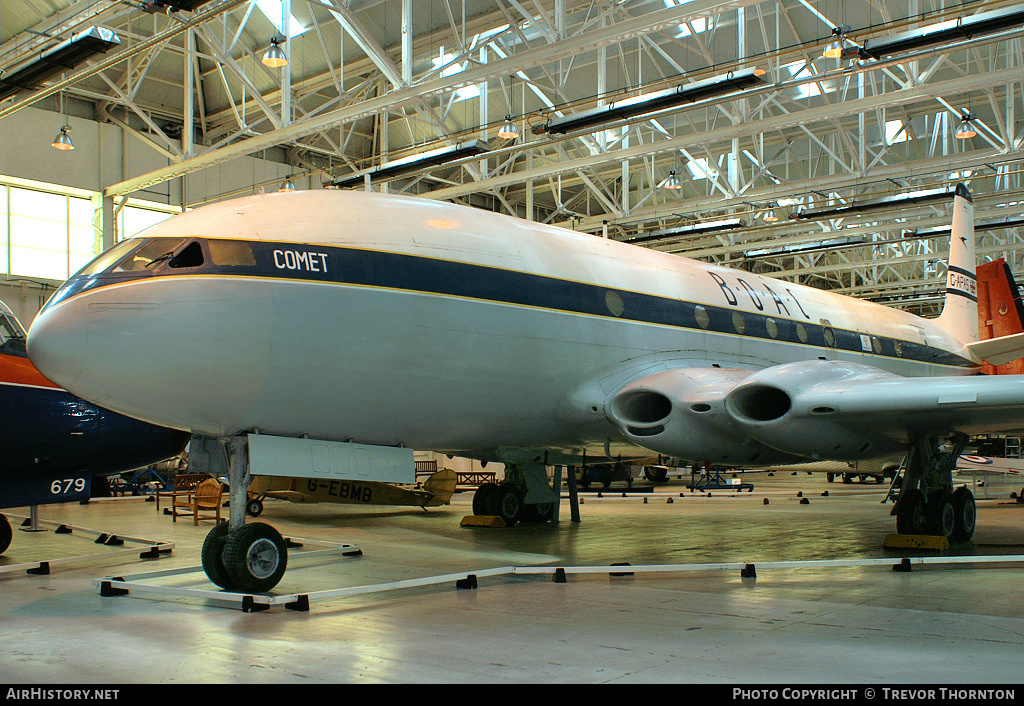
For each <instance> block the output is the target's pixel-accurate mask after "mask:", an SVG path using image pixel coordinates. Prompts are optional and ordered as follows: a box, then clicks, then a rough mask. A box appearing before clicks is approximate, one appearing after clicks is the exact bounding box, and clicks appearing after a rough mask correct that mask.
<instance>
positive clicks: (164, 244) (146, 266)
mask: <svg viewBox="0 0 1024 706" xmlns="http://www.w3.org/2000/svg"><path fill="white" fill-rule="evenodd" d="M184 243H185V238H153V239H152V240H150V241H149V242H148V243H146V244H145V245H143V246H142V247H141V248H139V249H138V250H136V251H135V252H134V253H132V254H131V255H130V256H128V257H126V258H125V259H124V260H123V261H121V262H120V263H119V264H118V265H117V267H115V268H114V269H113V272H139V271H142V270H150V269H152V268H153V267H155V266H156V265H157V264H159V263H160V262H163V261H164V260H169V259H170V258H171V257H173V256H174V253H175V252H176V251H177V249H178V248H179V247H181V246H182V245H184Z"/></svg>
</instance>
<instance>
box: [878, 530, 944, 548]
mask: <svg viewBox="0 0 1024 706" xmlns="http://www.w3.org/2000/svg"><path fill="white" fill-rule="evenodd" d="M882 546H883V547H886V548H887V549H934V550H936V551H940V552H945V551H949V540H948V539H946V538H945V537H933V536H931V535H927V534H890V535H886V537H885V540H884V541H883V542H882Z"/></svg>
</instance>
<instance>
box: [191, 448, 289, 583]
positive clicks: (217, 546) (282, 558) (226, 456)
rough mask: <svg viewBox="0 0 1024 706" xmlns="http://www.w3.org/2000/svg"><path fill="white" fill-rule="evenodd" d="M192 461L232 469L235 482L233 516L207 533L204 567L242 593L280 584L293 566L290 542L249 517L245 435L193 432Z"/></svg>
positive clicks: (218, 472)
mask: <svg viewBox="0 0 1024 706" xmlns="http://www.w3.org/2000/svg"><path fill="white" fill-rule="evenodd" d="M190 450H191V454H190V463H194V464H195V465H196V466H199V469H198V470H200V471H201V472H202V471H205V472H209V473H213V474H214V475H215V476H218V477H219V476H222V475H227V476H228V479H229V481H230V486H231V505H230V510H231V512H230V520H229V521H228V522H221V523H219V524H218V525H217V526H216V527H214V528H213V529H212V530H210V533H209V534H207V535H206V540H205V541H204V542H203V549H202V564H203V570H204V571H205V572H206V575H207V577H208V578H209V579H210V581H212V582H213V583H215V584H216V585H217V586H220V587H221V588H223V589H225V590H228V591H237V592H239V593H264V592H266V591H269V590H271V589H272V588H273V587H274V586H276V585H277V584H278V582H279V581H280V580H281V577H282V576H284V572H285V570H286V569H287V568H288V543H287V541H286V540H285V539H284V538H283V537H282V536H281V534H280V533H279V532H278V531H277V530H276V529H274V528H273V527H271V526H270V525H268V524H266V523H263V522H253V523H251V524H246V523H245V512H246V506H247V502H248V488H249V481H250V476H249V458H248V457H249V454H248V444H247V442H246V438H245V437H244V436H243V437H228V438H225V439H213V438H209V437H198V436H193V437H192V444H191V446H190Z"/></svg>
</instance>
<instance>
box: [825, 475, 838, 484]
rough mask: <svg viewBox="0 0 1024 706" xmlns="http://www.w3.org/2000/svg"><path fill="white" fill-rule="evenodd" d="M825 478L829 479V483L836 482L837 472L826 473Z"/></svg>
mask: <svg viewBox="0 0 1024 706" xmlns="http://www.w3.org/2000/svg"><path fill="white" fill-rule="evenodd" d="M825 480H827V481H828V482H829V483H835V481H836V474H835V473H826V474H825Z"/></svg>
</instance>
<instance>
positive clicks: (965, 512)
mask: <svg viewBox="0 0 1024 706" xmlns="http://www.w3.org/2000/svg"><path fill="white" fill-rule="evenodd" d="M953 513H954V515H955V517H956V522H955V525H954V529H953V536H952V537H950V539H952V540H953V541H954V542H969V541H971V537H973V536H974V529H975V527H976V525H977V521H978V508H977V506H976V505H975V503H974V493H972V492H971V491H969V490H968V489H967V488H966V487H960V488H957V489H956V490H954V491H953Z"/></svg>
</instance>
